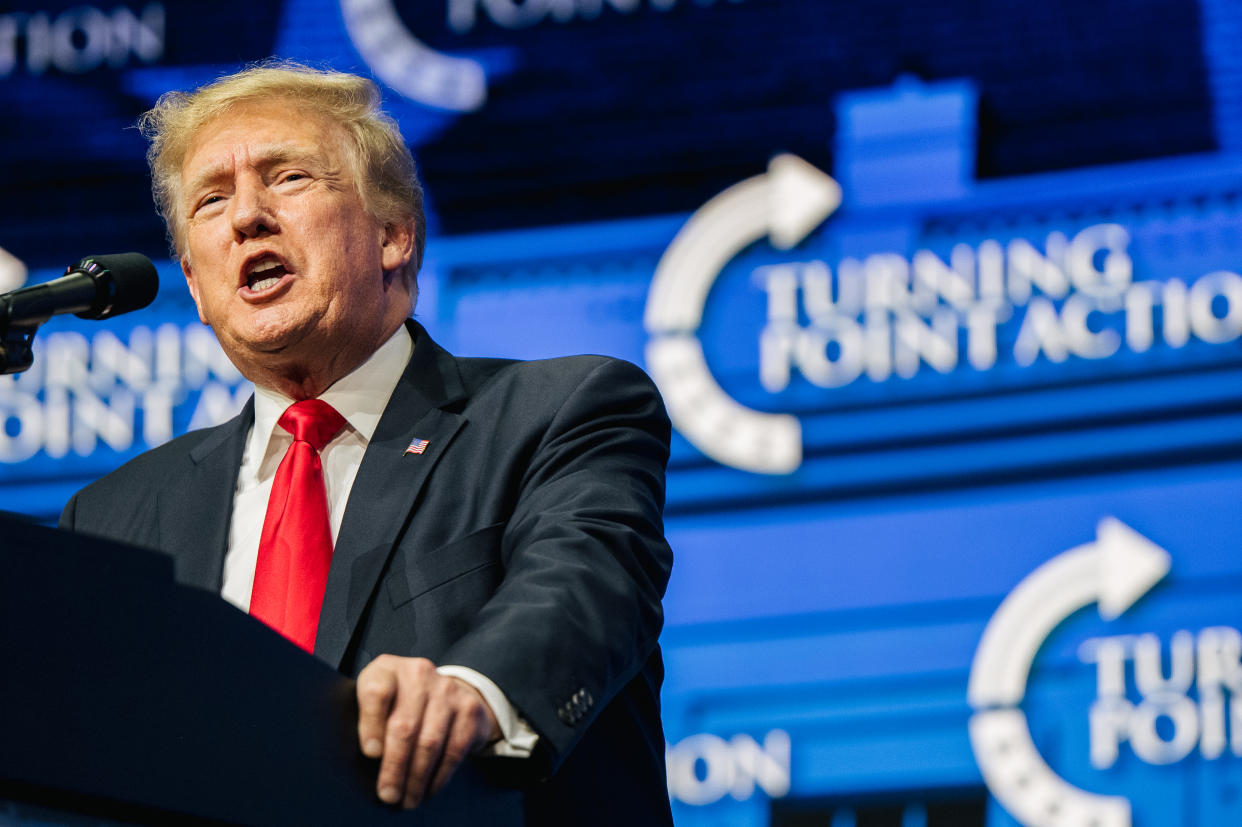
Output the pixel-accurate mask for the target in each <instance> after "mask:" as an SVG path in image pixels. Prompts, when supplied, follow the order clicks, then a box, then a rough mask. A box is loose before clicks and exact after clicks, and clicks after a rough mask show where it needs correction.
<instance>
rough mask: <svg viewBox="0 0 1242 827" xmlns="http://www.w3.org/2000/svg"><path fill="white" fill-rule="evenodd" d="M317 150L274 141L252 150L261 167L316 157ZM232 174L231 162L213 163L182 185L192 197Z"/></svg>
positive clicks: (257, 164)
mask: <svg viewBox="0 0 1242 827" xmlns="http://www.w3.org/2000/svg"><path fill="white" fill-rule="evenodd" d="M315 154H316V153H315V152H314V150H312V149H309V148H307V147H304V146H299V145H298V144H292V143H272V144H260V145H259V146H257V147H254V148H253V149H252V150H251V152H250V157H251V158H252V159H253V165H254V166H255V167H257V168H259V169H265V168H267V167H271V166H276V165H279V164H285V163H289V162H290V161H301V160H304V159H309V158H313V157H315ZM231 175H232V165H231V164H225V163H220V164H212V165H211V166H209V167H207V168H206V169H204V170H202V171H200V172H199V173H198V174H197V175H195V176H194V177H193V178H191V179H190V180H189V182H187V183H186V184H184V185H183V186H182V192H183V193H185V195H186V196H190V197H192V196H193V195H194V194H195V193H197V192H199V191H200V190H203V189H205V188H207V187H208V186H209V185H211V184H213V183H215V182H216V181H219V180H221V179H224V178H228V177H230V176H231Z"/></svg>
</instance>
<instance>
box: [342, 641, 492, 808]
mask: <svg viewBox="0 0 1242 827" xmlns="http://www.w3.org/2000/svg"><path fill="white" fill-rule="evenodd" d="M498 738H500V726H499V725H498V724H497V723H496V717H495V716H494V715H493V714H492V710H491V709H490V708H489V707H488V705H487V703H486V702H484V700H483V696H482V695H480V694H479V693H478V691H477V690H476V689H475V688H474V687H472V686H471V685H470V684H468V683H466V682H465V681H462V680H459V679H457V678H450V677H445V676H444V675H441V674H439V673H437V672H436V667H435V664H433V663H432V662H431V661H429V660H427V659H425V658H402V657H397V656H396V655H380V656H379V657H378V658H376V659H375V660H373V661H371V662H370V663H369V664H367V666H366V668H365V669H363V670H362V672H360V673H359V674H358V742H359V744H361V746H362V752H363V754H365V755H366V756H368V757H370V758H381V759H382V760H381V762H380V771H379V781H378V783H377V784H376V791H377V792H378V794H379V797H380V800H382V801H385V802H387V803H388V804H397V803H398V802H400V804H401V806H403V807H406V808H411V807H417V806H418V805H419V804H420V803H422V802H423V801H424V800H425V799H426V798H427V797H428V796H430V795H433V794H435V793H436V792H438V791H439V790H440V788H441V787H443V786H444V785H445V784H446V783H448V780H449V778H450V777H451V776H452V775H453V771H454V770H456V769H457V766H458V765H459V764H460V763H461V762H462V760H464V759H465V757H466V756H467V755H469V754H470V753H471V752H473V751H475V750H476V749H479V748H480V747H483V746H485V745H487V744H488V743H490V742H492V741H495V740H497V739H498Z"/></svg>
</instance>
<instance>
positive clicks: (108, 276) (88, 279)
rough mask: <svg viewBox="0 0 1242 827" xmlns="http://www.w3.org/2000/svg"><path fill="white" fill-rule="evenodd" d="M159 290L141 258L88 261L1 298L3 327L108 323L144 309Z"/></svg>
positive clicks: (151, 267) (155, 276)
mask: <svg viewBox="0 0 1242 827" xmlns="http://www.w3.org/2000/svg"><path fill="white" fill-rule="evenodd" d="M159 288H160V279H159V275H158V274H157V273H156V272H155V265H154V264H152V263H151V259H149V258H147V257H146V256H144V255H142V254H141V253H117V254H114V255H110V256H87V257H86V258H84V259H82V260H81V261H79V262H78V263H77V264H73V265H70V266H69V267H66V268H65V274H64V275H63V276H61V277H60V278H58V279H53V280H52V281H49V282H44V283H43V284H36V285H33V286H31V287H23V288H21V289H20V290H14V291H12V292H10V293H5V294H3V295H0V321H2V322H3V323H4V324H5V325H7V326H9V327H15V326H22V327H25V326H27V325H31V324H33V325H36V326H38V325H41V324H43V323H44V322H46V321H47V320H48V319H50V318H51V317H52V316H54V315H55V314H57V313H76V314H77V315H78V316H79V317H81V318H83V319H110V318H112V317H113V316H119V315H120V314H122V313H128V312H129V311H131V310H141V309H142V308H144V307H146V306H147V305H148V304H150V303H151V302H152V301H153V300H154V299H155V294H156V292H158V291H159Z"/></svg>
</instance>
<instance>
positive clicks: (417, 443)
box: [401, 439, 429, 456]
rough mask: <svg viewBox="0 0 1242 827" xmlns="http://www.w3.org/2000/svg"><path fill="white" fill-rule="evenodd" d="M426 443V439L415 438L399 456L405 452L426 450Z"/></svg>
mask: <svg viewBox="0 0 1242 827" xmlns="http://www.w3.org/2000/svg"><path fill="white" fill-rule="evenodd" d="M428 444H429V441H428V440H426V439H415V440H414V441H413V442H411V443H410V447H408V448H406V449H405V453H403V454H402V455H401V456H405V454H421V453H422V452H423V451H426V450H427V445H428Z"/></svg>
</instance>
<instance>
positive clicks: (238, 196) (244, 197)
mask: <svg viewBox="0 0 1242 827" xmlns="http://www.w3.org/2000/svg"><path fill="white" fill-rule="evenodd" d="M235 186H236V191H235V192H234V194H233V198H232V204H231V206H232V216H231V220H232V223H233V232H234V234H235V235H236V236H237V240H238V241H244V240H245V239H247V238H257V237H261V236H265V235H271V234H273V233H276V232H279V230H280V227H279V225H278V223H277V221H276V212H275V210H274V208H273V206H272V200H271V194H270V193H269V192H268V190H267V185H266V184H265V182H264V181H263V179H262V178H260V177H258V176H243V177H240V178H239V179H238V181H237V182H236V185H235Z"/></svg>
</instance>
